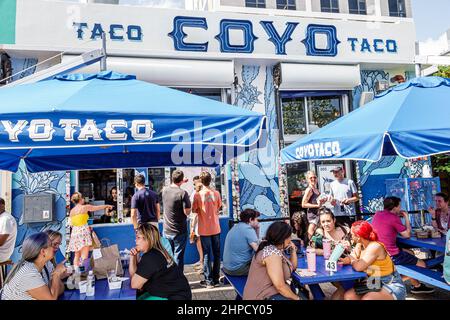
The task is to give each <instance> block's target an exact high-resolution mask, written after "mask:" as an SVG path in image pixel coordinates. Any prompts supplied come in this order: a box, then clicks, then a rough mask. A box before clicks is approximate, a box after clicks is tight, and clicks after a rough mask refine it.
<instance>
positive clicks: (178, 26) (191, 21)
mask: <svg viewBox="0 0 450 320" xmlns="http://www.w3.org/2000/svg"><path fill="white" fill-rule="evenodd" d="M184 27H194V28H202V29H205V30H208V24H207V22H206V19H205V18H197V17H182V16H178V17H175V18H174V19H173V30H172V32H171V33H169V36H170V37H172V39H173V45H174V47H175V50H177V51H200V52H206V51H208V42H204V43H186V42H184V38H186V37H187V34H186V33H185V32H184V31H183V28H184Z"/></svg>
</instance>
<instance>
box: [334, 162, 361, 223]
mask: <svg viewBox="0 0 450 320" xmlns="http://www.w3.org/2000/svg"><path fill="white" fill-rule="evenodd" d="M331 172H333V175H334V178H335V179H336V180H334V181H333V182H332V183H331V184H330V188H331V205H332V206H333V209H332V210H333V214H334V216H335V217H336V221H337V222H339V223H341V224H346V225H348V226H351V224H352V223H353V222H355V221H356V211H355V202H358V201H359V196H358V190H357V188H356V185H355V183H354V182H353V180H351V179H347V178H345V177H344V170H343V169H342V168H341V167H339V166H337V167H335V168H333V169H332V170H331Z"/></svg>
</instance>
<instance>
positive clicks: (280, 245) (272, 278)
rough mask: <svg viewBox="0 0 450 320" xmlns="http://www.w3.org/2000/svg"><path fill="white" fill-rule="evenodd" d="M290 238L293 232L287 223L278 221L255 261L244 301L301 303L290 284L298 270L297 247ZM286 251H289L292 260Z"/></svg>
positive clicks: (265, 239) (267, 236)
mask: <svg viewBox="0 0 450 320" xmlns="http://www.w3.org/2000/svg"><path fill="white" fill-rule="evenodd" d="M291 235H292V228H291V226H290V225H289V224H287V223H285V222H281V221H277V222H274V223H272V224H271V225H270V226H269V228H268V229H267V232H266V236H265V238H264V240H263V241H261V243H260V245H259V247H258V250H257V251H256V253H255V255H254V257H253V259H252V263H251V265H250V270H249V273H248V278H247V283H246V285H245V288H244V297H243V298H244V300H300V298H299V296H298V295H296V294H295V293H294V292H293V291H292V290H291V288H290V287H289V285H288V284H287V280H289V279H290V278H291V274H292V272H293V271H294V270H296V269H297V247H296V246H295V245H294V244H293V243H292V241H291ZM284 250H289V251H290V254H291V256H290V258H288V257H287V256H286V255H285V254H284V252H283V251H284Z"/></svg>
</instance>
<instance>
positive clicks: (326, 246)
mask: <svg viewBox="0 0 450 320" xmlns="http://www.w3.org/2000/svg"><path fill="white" fill-rule="evenodd" d="M322 245H323V257H324V259H325V260H328V259H329V258H330V256H331V240H330V239H323V240H322Z"/></svg>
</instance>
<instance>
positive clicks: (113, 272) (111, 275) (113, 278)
mask: <svg viewBox="0 0 450 320" xmlns="http://www.w3.org/2000/svg"><path fill="white" fill-rule="evenodd" d="M108 280H109V281H112V282H114V281H117V274H116V270H115V269H111V270H108Z"/></svg>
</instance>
